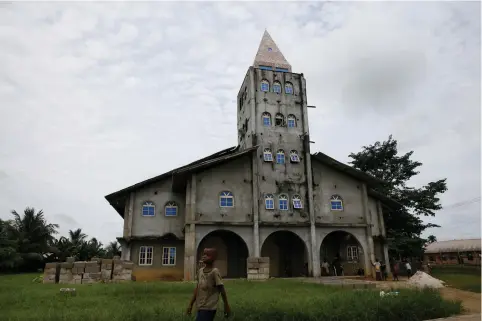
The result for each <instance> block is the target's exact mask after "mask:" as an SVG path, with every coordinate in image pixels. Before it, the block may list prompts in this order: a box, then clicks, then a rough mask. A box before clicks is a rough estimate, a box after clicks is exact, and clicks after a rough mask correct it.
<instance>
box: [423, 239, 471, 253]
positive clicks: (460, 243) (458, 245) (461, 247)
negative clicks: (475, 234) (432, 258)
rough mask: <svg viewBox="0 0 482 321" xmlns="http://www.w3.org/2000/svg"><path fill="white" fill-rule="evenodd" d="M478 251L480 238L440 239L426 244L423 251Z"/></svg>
mask: <svg viewBox="0 0 482 321" xmlns="http://www.w3.org/2000/svg"><path fill="white" fill-rule="evenodd" d="M467 251H480V239H466V240H451V241H440V242H433V243H431V244H428V245H427V246H426V247H425V253H441V252H444V253H449V252H467Z"/></svg>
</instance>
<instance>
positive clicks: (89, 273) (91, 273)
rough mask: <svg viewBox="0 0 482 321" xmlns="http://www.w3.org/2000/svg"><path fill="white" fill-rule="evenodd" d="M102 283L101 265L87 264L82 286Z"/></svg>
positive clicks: (91, 262) (97, 263)
mask: <svg viewBox="0 0 482 321" xmlns="http://www.w3.org/2000/svg"><path fill="white" fill-rule="evenodd" d="M99 282H100V264H99V262H97V261H90V262H85V271H84V274H83V275H82V284H88V283H99Z"/></svg>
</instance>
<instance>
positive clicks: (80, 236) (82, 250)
mask: <svg viewBox="0 0 482 321" xmlns="http://www.w3.org/2000/svg"><path fill="white" fill-rule="evenodd" d="M86 238H87V234H85V233H82V229H81V228H78V229H76V230H73V231H72V230H69V238H68V240H69V243H70V250H69V252H70V255H71V256H73V257H75V258H77V259H78V260H81V259H83V258H85V257H86V256H87V253H86V251H87V248H86V244H85V243H86V241H85V240H86Z"/></svg>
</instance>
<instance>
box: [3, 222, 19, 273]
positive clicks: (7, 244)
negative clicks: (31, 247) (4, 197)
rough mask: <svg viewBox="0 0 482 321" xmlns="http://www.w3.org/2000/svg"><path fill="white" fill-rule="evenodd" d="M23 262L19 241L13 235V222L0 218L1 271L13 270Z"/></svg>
mask: <svg viewBox="0 0 482 321" xmlns="http://www.w3.org/2000/svg"><path fill="white" fill-rule="evenodd" d="M21 263H22V258H21V257H20V255H19V254H18V252H17V242H15V240H14V239H13V237H12V225H11V222H10V221H3V220H1V219H0V271H7V270H12V269H14V268H17V267H18V266H20V264H21Z"/></svg>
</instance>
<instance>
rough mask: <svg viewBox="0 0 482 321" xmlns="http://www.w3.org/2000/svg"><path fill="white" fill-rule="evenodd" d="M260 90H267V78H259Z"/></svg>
mask: <svg viewBox="0 0 482 321" xmlns="http://www.w3.org/2000/svg"><path fill="white" fill-rule="evenodd" d="M261 91H264V92H268V91H269V82H268V81H267V80H261Z"/></svg>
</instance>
